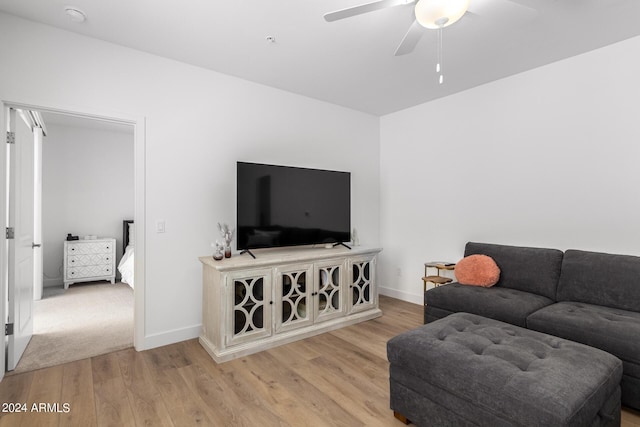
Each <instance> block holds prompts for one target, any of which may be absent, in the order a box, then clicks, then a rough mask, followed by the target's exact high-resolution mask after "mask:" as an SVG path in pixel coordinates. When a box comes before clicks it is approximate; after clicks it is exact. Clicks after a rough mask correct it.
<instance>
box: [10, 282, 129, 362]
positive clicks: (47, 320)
mask: <svg viewBox="0 0 640 427" xmlns="http://www.w3.org/2000/svg"><path fill="white" fill-rule="evenodd" d="M34 312H35V316H34V322H33V338H31V341H30V342H29V345H28V346H27V349H26V350H25V352H24V355H23V356H22V359H20V362H19V363H18V366H17V367H16V369H15V371H13V373H19V372H26V371H32V370H34V369H40V368H45V367H48V366H54V365H59V364H62V363H66V362H72V361H74V360H80V359H85V358H87V357H92V356H97V355H100V354H105V353H110V352H112V351H116V350H121V349H123V348H127V347H131V346H133V290H132V289H131V288H130V287H129V286H128V285H126V284H124V283H116V284H115V285H112V284H110V283H108V282H100V283H85V284H82V283H79V284H76V285H72V286H70V287H69V289H68V290H67V291H64V289H63V288H62V287H60V288H59V289H54V290H51V289H49V288H46V289H45V298H43V299H42V300H40V301H34Z"/></svg>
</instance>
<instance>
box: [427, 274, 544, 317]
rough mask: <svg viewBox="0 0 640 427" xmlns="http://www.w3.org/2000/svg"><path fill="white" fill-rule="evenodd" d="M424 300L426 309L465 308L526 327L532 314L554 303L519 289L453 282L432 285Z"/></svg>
mask: <svg viewBox="0 0 640 427" xmlns="http://www.w3.org/2000/svg"><path fill="white" fill-rule="evenodd" d="M425 304H426V307H425V310H428V309H430V308H435V309H440V310H447V311H449V312H453V313H456V312H460V311H463V312H467V313H474V314H478V315H480V316H484V317H489V318H492V319H497V320H502V321H503V322H508V323H511V324H513V325H518V326H523V327H524V326H525V325H526V318H527V316H528V315H529V314H531V313H533V312H534V311H536V310H539V309H541V308H542V307H545V306H547V305H549V304H553V301H552V300H550V299H549V298H546V297H543V296H540V295H537V294H532V293H529V292H522V291H519V290H517V289H509V288H499V287H496V286H493V287H491V288H482V287H479V286H465V285H461V284H459V283H450V284H448V285H444V286H438V287H437V288H433V289H429V290H428V291H427V292H426V293H425ZM425 317H426V316H425Z"/></svg>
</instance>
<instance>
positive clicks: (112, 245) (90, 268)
mask: <svg viewBox="0 0 640 427" xmlns="http://www.w3.org/2000/svg"><path fill="white" fill-rule="evenodd" d="M63 266H64V288H65V289H68V288H69V285H72V284H74V283H76V282H90V281H94V280H109V281H111V283H115V279H116V268H115V267H116V239H112V238H104V239H94V240H71V241H69V240H66V241H65V242H64V261H63Z"/></svg>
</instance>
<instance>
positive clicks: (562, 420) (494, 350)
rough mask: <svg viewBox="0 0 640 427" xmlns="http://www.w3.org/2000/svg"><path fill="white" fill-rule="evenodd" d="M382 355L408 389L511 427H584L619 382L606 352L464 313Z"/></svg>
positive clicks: (399, 340)
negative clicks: (447, 398)
mask: <svg viewBox="0 0 640 427" xmlns="http://www.w3.org/2000/svg"><path fill="white" fill-rule="evenodd" d="M387 355H388V358H389V362H390V363H391V370H392V375H394V374H393V372H394V370H395V371H399V372H402V373H403V375H404V376H405V377H406V378H407V381H408V382H411V383H412V384H409V387H410V388H413V389H414V390H415V389H417V388H419V387H420V383H422V382H426V383H428V385H429V390H431V391H433V390H434V389H436V390H440V391H442V393H444V394H451V395H454V396H456V398H458V399H461V400H462V401H465V402H472V403H473V405H475V406H476V407H479V408H481V409H482V410H483V411H486V412H489V413H493V414H499V416H500V417H501V418H502V419H505V420H508V421H510V422H512V423H513V424H514V425H531V424H537V425H581V424H584V423H586V422H589V421H590V420H592V419H593V417H594V416H595V415H596V413H597V411H598V408H600V407H601V406H602V405H603V402H605V400H606V399H607V398H608V397H610V396H611V394H612V393H614V391H615V390H616V389H617V387H618V386H619V384H620V380H621V377H622V363H621V361H620V360H619V359H618V358H616V357H614V356H612V355H610V354H608V353H605V352H604V351H601V350H598V349H595V348H592V347H588V346H585V345H582V344H578V343H575V342H572V341H568V340H564V339H560V338H557V337H554V336H551V335H546V334H543V333H539V332H535V331H530V330H526V329H523V328H520V327H517V326H513V325H509V324H507V323H503V322H500V321H497V320H492V319H486V318H484V317H480V316H477V315H473V314H469V313H456V314H452V315H450V316H447V317H445V318H443V319H440V320H437V321H435V322H431V323H429V324H427V325H424V326H421V327H419V328H417V329H414V330H412V331H409V332H406V333H403V334H401V335H399V336H397V337H395V338H393V339H391V340H390V341H389V342H388V344H387ZM416 391H418V390H416ZM591 408H595V412H593V410H592V409H591ZM449 409H451V410H455V408H449ZM589 411H592V412H593V413H591V412H589Z"/></svg>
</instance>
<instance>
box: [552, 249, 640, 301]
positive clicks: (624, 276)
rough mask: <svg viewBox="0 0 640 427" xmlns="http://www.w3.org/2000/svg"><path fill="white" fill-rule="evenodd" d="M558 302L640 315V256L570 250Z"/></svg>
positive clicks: (559, 289) (567, 254)
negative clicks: (616, 309)
mask: <svg viewBox="0 0 640 427" xmlns="http://www.w3.org/2000/svg"><path fill="white" fill-rule="evenodd" d="M556 301H578V302H584V303H587V304H597V305H603V306H606V307H613V308H619V309H621V310H629V311H635V312H640V257H637V256H631V255H612V254H604V253H598V252H586V251H579V250H574V249H571V250H568V251H566V252H565V254H564V259H563V261H562V273H561V274H560V282H559V283H558V294H557V299H556Z"/></svg>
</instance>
